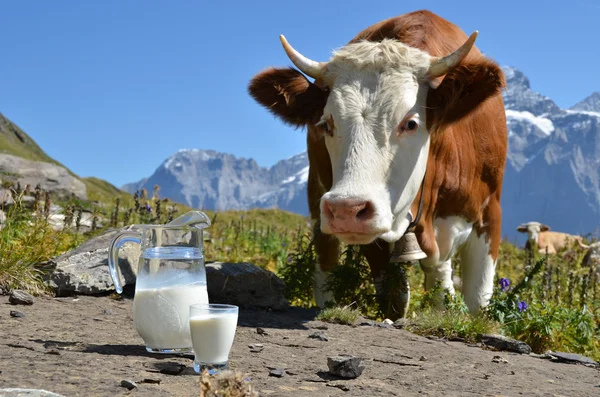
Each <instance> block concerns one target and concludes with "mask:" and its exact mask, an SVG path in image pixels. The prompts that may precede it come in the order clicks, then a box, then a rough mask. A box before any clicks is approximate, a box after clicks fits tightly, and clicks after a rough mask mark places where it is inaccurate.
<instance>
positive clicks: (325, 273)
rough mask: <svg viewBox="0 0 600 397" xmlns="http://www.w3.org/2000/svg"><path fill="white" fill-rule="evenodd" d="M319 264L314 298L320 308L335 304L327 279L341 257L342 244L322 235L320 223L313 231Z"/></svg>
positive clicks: (316, 270) (315, 275)
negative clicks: (327, 304) (328, 288)
mask: <svg viewBox="0 0 600 397" xmlns="http://www.w3.org/2000/svg"><path fill="white" fill-rule="evenodd" d="M313 235H314V236H315V237H314V244H315V252H316V254H317V263H315V273H314V281H315V284H314V298H315V303H316V304H317V306H319V307H325V304H326V303H327V302H334V298H333V294H332V293H331V292H330V291H328V290H327V285H326V283H327V277H329V275H330V274H331V271H332V270H333V269H334V268H335V266H336V265H337V263H338V260H339V257H340V242H339V240H338V239H337V238H335V237H332V236H329V235H327V234H323V233H321V229H320V226H319V223H318V222H316V226H315V228H314V229H313Z"/></svg>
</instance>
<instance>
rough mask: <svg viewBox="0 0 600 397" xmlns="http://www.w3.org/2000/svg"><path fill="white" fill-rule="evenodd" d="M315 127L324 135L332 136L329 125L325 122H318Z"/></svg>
mask: <svg viewBox="0 0 600 397" xmlns="http://www.w3.org/2000/svg"><path fill="white" fill-rule="evenodd" d="M315 127H317V128H319V129H321V131H323V132H324V133H325V134H327V135H329V136H333V131H332V130H331V128H330V127H329V123H328V122H327V120H321V121H319V122H318V123H317V124H315Z"/></svg>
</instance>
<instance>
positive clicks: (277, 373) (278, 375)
mask: <svg viewBox="0 0 600 397" xmlns="http://www.w3.org/2000/svg"><path fill="white" fill-rule="evenodd" d="M269 376H274V377H276V378H282V377H284V376H285V370H283V369H278V368H276V369H272V370H270V371H269Z"/></svg>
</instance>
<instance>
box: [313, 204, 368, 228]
mask: <svg viewBox="0 0 600 397" xmlns="http://www.w3.org/2000/svg"><path fill="white" fill-rule="evenodd" d="M323 215H325V219H326V220H327V221H328V222H329V225H330V227H331V228H332V229H334V230H335V231H338V232H349V233H351V232H356V233H361V232H363V229H364V226H365V223H366V222H368V221H370V220H371V219H373V217H374V216H375V207H374V205H373V203H372V202H370V201H364V200H357V199H343V200H339V199H338V200H323Z"/></svg>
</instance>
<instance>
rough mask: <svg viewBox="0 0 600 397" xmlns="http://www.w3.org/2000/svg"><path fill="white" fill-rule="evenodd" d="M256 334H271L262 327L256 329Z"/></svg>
mask: <svg viewBox="0 0 600 397" xmlns="http://www.w3.org/2000/svg"><path fill="white" fill-rule="evenodd" d="M256 333H257V334H259V335H269V333H268V332H267V331H265V330H264V328H261V327H258V328H256Z"/></svg>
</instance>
